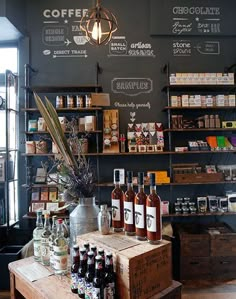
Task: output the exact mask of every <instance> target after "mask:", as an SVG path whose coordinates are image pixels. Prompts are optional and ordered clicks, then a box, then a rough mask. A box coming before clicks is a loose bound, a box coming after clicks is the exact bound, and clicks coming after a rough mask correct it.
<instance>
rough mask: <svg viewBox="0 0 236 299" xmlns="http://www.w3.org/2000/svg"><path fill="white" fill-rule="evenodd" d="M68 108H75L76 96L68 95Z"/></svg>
mask: <svg viewBox="0 0 236 299" xmlns="http://www.w3.org/2000/svg"><path fill="white" fill-rule="evenodd" d="M66 107H67V108H75V99H74V96H71V95H68V96H67V98H66Z"/></svg>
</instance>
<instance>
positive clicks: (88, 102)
mask: <svg viewBox="0 0 236 299" xmlns="http://www.w3.org/2000/svg"><path fill="white" fill-rule="evenodd" d="M85 106H86V107H87V108H88V107H91V106H92V98H91V95H90V94H86V96H85Z"/></svg>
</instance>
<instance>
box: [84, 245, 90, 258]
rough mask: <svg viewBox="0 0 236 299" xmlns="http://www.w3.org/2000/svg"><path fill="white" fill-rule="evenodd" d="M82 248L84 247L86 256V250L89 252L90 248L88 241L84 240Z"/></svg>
mask: <svg viewBox="0 0 236 299" xmlns="http://www.w3.org/2000/svg"><path fill="white" fill-rule="evenodd" d="M84 248H85V249H86V255H87V257H88V252H89V250H90V246H89V243H88V242H85V243H84Z"/></svg>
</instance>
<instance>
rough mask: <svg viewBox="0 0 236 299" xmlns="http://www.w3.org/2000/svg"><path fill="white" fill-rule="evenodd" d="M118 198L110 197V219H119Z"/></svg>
mask: <svg viewBox="0 0 236 299" xmlns="http://www.w3.org/2000/svg"><path fill="white" fill-rule="evenodd" d="M120 219H121V217H120V199H112V220H114V221H120Z"/></svg>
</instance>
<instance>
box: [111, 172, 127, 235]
mask: <svg viewBox="0 0 236 299" xmlns="http://www.w3.org/2000/svg"><path fill="white" fill-rule="evenodd" d="M111 201H112V227H113V230H114V232H121V231H123V229H124V208H123V207H124V192H123V190H122V189H121V187H120V172H119V170H116V171H115V188H114V189H113V190H112V192H111Z"/></svg>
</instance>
